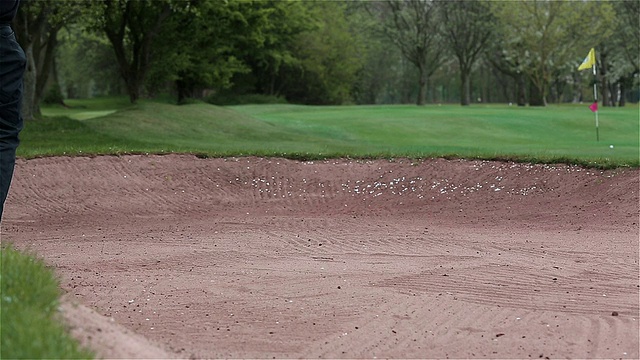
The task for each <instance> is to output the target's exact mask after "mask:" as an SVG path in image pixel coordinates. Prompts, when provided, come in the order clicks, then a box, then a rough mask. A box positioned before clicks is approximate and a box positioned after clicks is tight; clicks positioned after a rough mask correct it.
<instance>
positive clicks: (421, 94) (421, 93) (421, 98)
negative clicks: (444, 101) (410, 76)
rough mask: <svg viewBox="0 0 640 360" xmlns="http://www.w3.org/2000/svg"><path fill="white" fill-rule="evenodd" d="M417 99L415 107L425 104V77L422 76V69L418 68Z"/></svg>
mask: <svg viewBox="0 0 640 360" xmlns="http://www.w3.org/2000/svg"><path fill="white" fill-rule="evenodd" d="M418 73H419V75H418V98H417V101H416V105H418V106H422V105H424V104H425V98H426V94H425V92H426V88H427V79H426V76H425V74H424V68H422V67H419V68H418Z"/></svg>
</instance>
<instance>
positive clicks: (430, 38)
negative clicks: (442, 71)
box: [370, 0, 444, 105]
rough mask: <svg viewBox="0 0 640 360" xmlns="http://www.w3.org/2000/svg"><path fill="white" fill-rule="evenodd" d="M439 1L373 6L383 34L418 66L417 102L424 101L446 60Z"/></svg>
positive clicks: (414, 0)
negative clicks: (429, 81) (438, 7)
mask: <svg viewBox="0 0 640 360" xmlns="http://www.w3.org/2000/svg"><path fill="white" fill-rule="evenodd" d="M437 4H438V3H437V2H436V1H432V0H386V1H384V2H381V3H372V5H371V7H370V9H371V12H372V14H374V15H375V16H377V17H378V18H379V19H380V20H381V21H382V28H381V31H382V33H383V34H384V35H385V36H387V37H388V38H389V39H390V40H391V41H392V43H393V44H394V45H395V46H397V47H398V48H399V49H400V51H401V52H402V55H403V56H404V57H405V58H406V59H407V60H408V61H410V62H411V63H412V64H413V65H414V66H415V67H416V68H417V69H418V96H417V101H416V103H417V105H424V104H425V96H426V84H427V81H428V78H429V77H430V76H431V75H432V74H433V73H434V72H435V71H436V70H437V69H438V67H439V66H440V65H441V64H442V62H443V59H444V42H443V41H442V35H441V34H442V31H441V28H440V25H441V24H442V22H441V21H440V19H439V18H438V16H439V12H438V11H437Z"/></svg>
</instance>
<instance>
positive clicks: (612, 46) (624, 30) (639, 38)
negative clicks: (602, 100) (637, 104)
mask: <svg viewBox="0 0 640 360" xmlns="http://www.w3.org/2000/svg"><path fill="white" fill-rule="evenodd" d="M613 5H614V9H615V12H616V19H617V20H618V21H616V28H615V31H614V33H613V34H612V36H611V37H610V41H608V42H607V44H606V45H608V46H607V48H608V49H609V50H610V51H608V53H607V56H606V59H608V64H603V65H605V66H607V70H609V71H608V73H607V78H605V79H606V81H608V83H610V84H612V85H613V88H612V89H611V91H612V92H613V93H614V98H613V99H612V100H611V103H613V102H615V101H616V100H617V103H618V106H624V105H625V102H626V97H627V91H628V90H629V89H631V88H632V87H633V86H634V81H635V84H636V85H637V82H638V75H640V32H639V31H638V29H639V28H640V2H638V1H617V2H614V3H613ZM603 78H604V77H603ZM618 93H619V96H617V95H618Z"/></svg>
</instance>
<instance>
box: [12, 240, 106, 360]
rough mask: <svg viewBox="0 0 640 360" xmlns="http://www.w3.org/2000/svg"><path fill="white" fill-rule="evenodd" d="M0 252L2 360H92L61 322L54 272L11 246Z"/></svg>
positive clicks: (57, 285) (57, 288) (58, 291)
mask: <svg viewBox="0 0 640 360" xmlns="http://www.w3.org/2000/svg"><path fill="white" fill-rule="evenodd" d="M0 252H1V256H0V258H1V263H0V267H1V269H2V270H1V272H0V283H1V285H0V287H1V289H2V298H1V299H0V303H1V304H2V309H1V310H0V311H1V312H2V318H1V321H0V327H1V330H0V332H1V334H2V336H1V338H2V340H1V344H0V358H2V359H80V358H85V359H86V358H93V357H94V355H93V354H92V353H91V352H89V351H87V350H84V349H81V348H80V347H79V346H78V344H77V342H76V341H75V340H74V339H72V338H71V337H70V336H69V335H68V334H67V332H66V329H65V328H64V327H63V326H62V325H61V322H60V321H59V319H58V316H59V314H58V313H57V309H58V305H59V302H58V301H59V300H58V299H59V296H60V288H59V283H58V281H57V279H56V278H55V277H54V275H53V273H52V272H51V271H50V270H49V269H47V268H46V267H45V265H44V264H43V263H42V262H41V261H40V260H37V259H36V258H35V257H32V256H29V255H27V254H23V253H21V252H18V251H16V250H15V249H13V248H12V247H10V246H6V247H3V248H2V249H0Z"/></svg>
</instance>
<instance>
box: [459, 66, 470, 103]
mask: <svg viewBox="0 0 640 360" xmlns="http://www.w3.org/2000/svg"><path fill="white" fill-rule="evenodd" d="M470 104H471V77H470V76H469V72H468V71H466V70H464V69H460V105H462V106H467V105H470Z"/></svg>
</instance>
